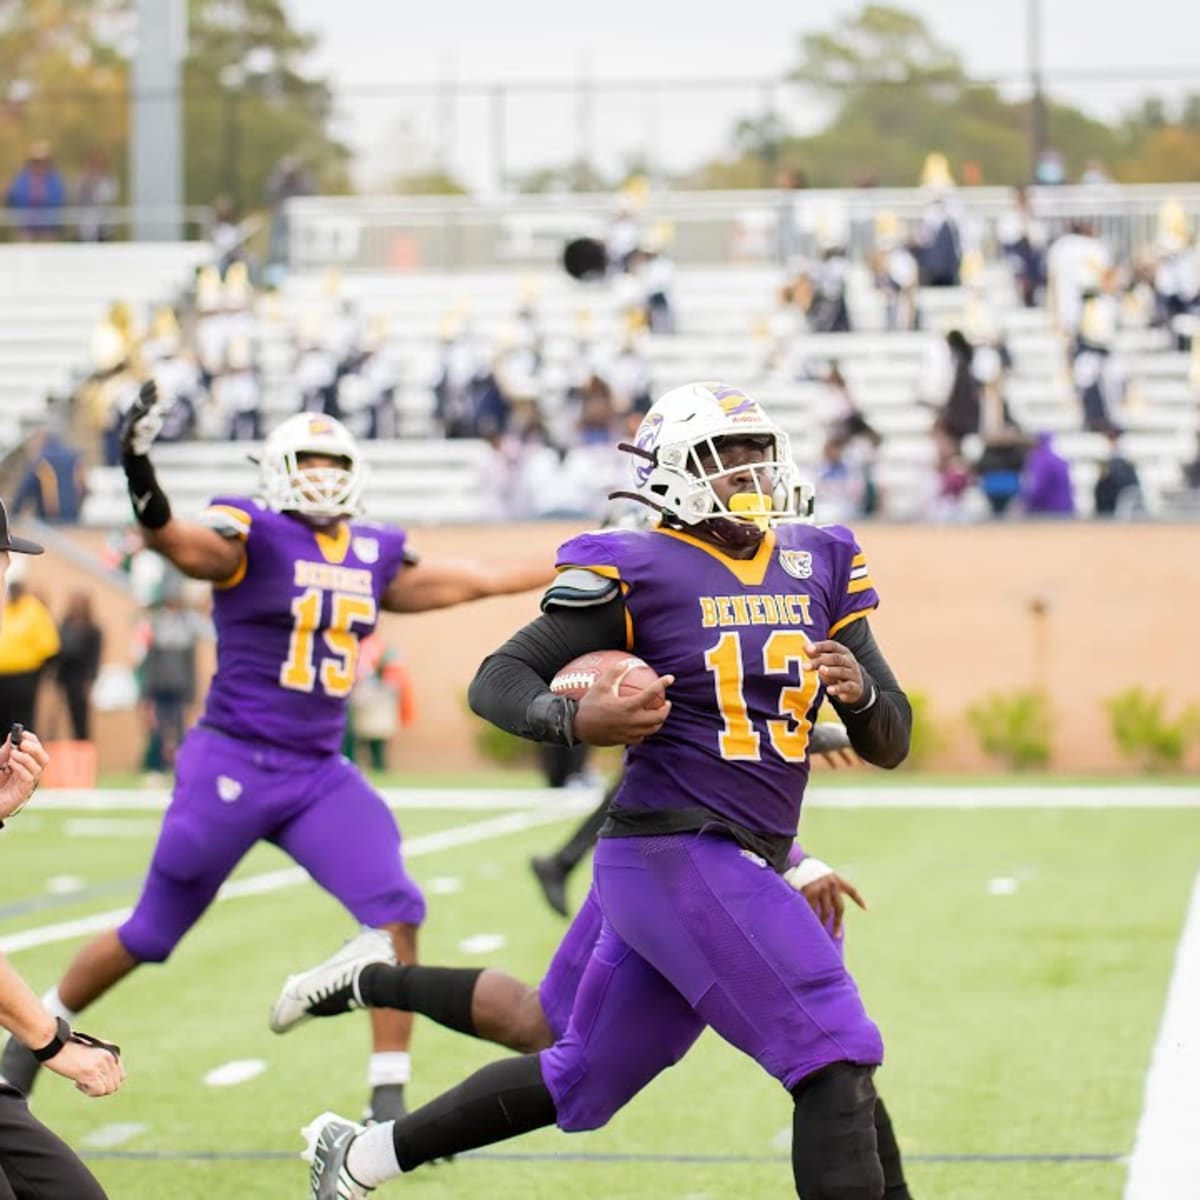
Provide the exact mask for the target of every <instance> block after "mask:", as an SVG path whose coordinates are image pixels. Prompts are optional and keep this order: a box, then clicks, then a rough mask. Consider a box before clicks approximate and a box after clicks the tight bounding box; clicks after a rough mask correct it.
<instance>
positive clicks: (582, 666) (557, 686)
mask: <svg viewBox="0 0 1200 1200" xmlns="http://www.w3.org/2000/svg"><path fill="white" fill-rule="evenodd" d="M614 665H618V666H620V667H621V668H622V671H623V674H621V675H620V676H618V679H617V695H618V696H636V695H637V693H638V692H641V691H645V689H646V688H648V687H649V686H650V685H651V684H652V683H653V682H654V681H655V680H656V679H657V678H658V672H657V671H655V670H654V668H653V667H649V666H647V665H646V664H645V663H644V662H643V661H642V660H641V659H640V658H638V657H637V655H636V654H627V653H626V652H625V651H624V650H593V651H592V652H591V653H590V654H581V655H580V656H579V657H578V658H573V659H572V660H571V661H570V662H569V663H567V665H566V666H565V667H563V668H562V670H561V671H559V673H558V674H557V675H555V677H554V678H553V679H552V680H551V681H550V690H551V691H552V692H554V693H555V694H556V695H559V696H570V697H571V698H572V699H574V700H580V699H582V698H583V694H584V692H586V691H587V690H588V688H590V687H591V686H592V684H593V683H595V681H596V677H597V676H598V675H603V674H604V672H605V671H606V670H607V669H608V668H609V667H611V666H614ZM654 707H657V705H655V706H654Z"/></svg>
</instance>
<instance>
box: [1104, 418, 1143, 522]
mask: <svg viewBox="0 0 1200 1200" xmlns="http://www.w3.org/2000/svg"><path fill="white" fill-rule="evenodd" d="M1108 447H1109V455H1108V458H1106V459H1105V460H1104V462H1102V463H1101V464H1100V477H1099V478H1098V479H1097V480H1096V488H1095V492H1094V495H1095V501H1096V516H1098V517H1114V516H1130V515H1132V514H1133V513H1135V512H1137V511H1139V510H1140V509H1141V507H1142V481H1141V480H1140V479H1139V478H1138V473H1137V467H1135V466H1134V465H1133V463H1132V462H1130V461H1129V459H1128V458H1126V457H1125V455H1124V453H1122V450H1121V431H1120V430H1119V429H1117V428H1116V427H1115V426H1113V427H1111V428H1110V429H1109V430H1108Z"/></svg>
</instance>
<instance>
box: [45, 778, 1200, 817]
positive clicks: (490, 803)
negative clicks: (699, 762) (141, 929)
mask: <svg viewBox="0 0 1200 1200" xmlns="http://www.w3.org/2000/svg"><path fill="white" fill-rule="evenodd" d="M380 794H381V795H382V796H383V798H384V799H385V800H386V801H387V803H388V804H389V805H390V806H391V807H392V808H395V809H414V810H418V809H434V810H436V809H460V810H464V811H472V810H478V811H483V812H487V811H493V812H494V811H497V810H512V809H527V808H542V807H544V806H545V805H547V804H553V805H554V806H555V808H556V810H557V811H558V812H559V813H561V814H563V815H568V814H570V813H572V812H577V811H581V810H583V809H587V808H590V807H591V806H592V805H594V804H597V803H598V802H599V800H600V791H599V789H597V788H565V789H564V788H560V789H555V788H511V789H509V788H385V789H384V790H383V791H382V792H381V793H380ZM168 799H169V796H168V793H166V792H164V791H161V790H159V789H146V790H142V789H140V788H123V789H117V788H114V789H111V790H108V789H105V790H101V791H83V790H80V791H76V790H72V789H66V788H64V789H62V790H61V791H45V792H42V793H41V794H40V795H39V796H38V797H37V799H36V800H35V803H36V805H37V808H38V810H39V811H42V812H51V811H84V812H89V811H90V812H121V811H129V812H161V811H162V810H163V809H165V808H166V806H167V801H168ZM804 803H805V806H806V807H808V808H929V809H943V808H963V809H975V808H1200V788H1193V787H1153V786H1146V785H1141V784H1139V785H1137V786H1130V787H1087V786H1071V787H1024V786H1021V787H1003V786H1002V787H971V786H969V785H967V786H960V785H953V786H950V785H947V786H945V787H936V786H935V787H927V786H926V787H905V786H903V785H901V786H896V787H893V786H888V785H880V786H877V787H832V788H823V787H822V786H821V782H820V780H818V781H817V782H816V783H815V784H814V785H813V787H812V790H811V792H810V794H809V795H808V796H807V797H806V799H805V801H804Z"/></svg>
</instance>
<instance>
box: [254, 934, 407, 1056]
mask: <svg viewBox="0 0 1200 1200" xmlns="http://www.w3.org/2000/svg"><path fill="white" fill-rule="evenodd" d="M395 961H396V951H395V948H394V947H393V945H392V939H391V935H390V934H388V933H386V932H385V931H384V930H382V929H364V930H363V931H362V933H360V934H358V935H357V936H356V937H352V938H351V939H350V940H349V941H348V942H347V943H346V944H345V945H344V946H343V947H342V948H341V949H340V950H339V951H338V952H337V953H336V954H332V955H330V957H329V958H327V959H326V960H325V961H324V962H322V963H318V964H317V965H316V966H315V967H310V968H309V969H308V970H307V971H301V972H300V974H299V975H289V976H288V977H287V979H286V981H285V982H284V985H283V990H282V991H280V993H279V999H278V1000H276V1001H275V1004H274V1007H273V1008H272V1009H271V1020H270V1025H271V1030H272V1032H273V1033H287V1031H288V1030H289V1029H295V1028H296V1026H297V1025H300V1024H302V1023H303V1022H304V1021H307V1020H308V1019H309V1018H310V1017H334V1016H337V1015H338V1014H339V1013H344V1012H350V1011H351V1010H353V1009H356V1008H363V1007H365V1005H364V1004H363V1000H362V996H361V995H360V994H359V991H358V976H359V973H360V972H361V971H362V969H363V968H364V967H369V966H370V965H371V964H372V963H387V964H389V965H391V964H393V963H395Z"/></svg>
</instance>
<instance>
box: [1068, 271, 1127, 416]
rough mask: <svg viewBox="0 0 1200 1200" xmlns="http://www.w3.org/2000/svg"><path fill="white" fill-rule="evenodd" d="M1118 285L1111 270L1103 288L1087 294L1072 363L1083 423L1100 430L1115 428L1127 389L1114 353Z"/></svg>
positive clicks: (1119, 363)
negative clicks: (1114, 413) (1115, 413)
mask: <svg viewBox="0 0 1200 1200" xmlns="http://www.w3.org/2000/svg"><path fill="white" fill-rule="evenodd" d="M1115 288H1116V275H1115V272H1114V271H1112V270H1110V271H1108V272H1107V273H1106V276H1105V282H1104V287H1103V290H1101V291H1099V292H1096V293H1088V294H1087V295H1085V296H1084V299H1083V307H1082V309H1081V311H1080V318H1079V331H1078V333H1077V335H1076V338H1075V349H1074V358H1073V360H1072V363H1071V374H1072V378H1073V380H1074V384H1075V394H1076V396H1077V398H1078V400H1079V406H1080V409H1081V410H1082V413H1083V427H1084V428H1085V429H1088V430H1091V431H1093V432H1097V433H1106V432H1107V431H1108V430H1110V429H1113V428H1115V425H1114V422H1113V416H1112V414H1113V410H1114V408H1115V406H1116V405H1117V404H1119V403H1120V402H1121V400H1122V399H1123V397H1124V392H1125V376H1124V371H1123V369H1122V366H1121V361H1120V359H1119V358H1118V357H1117V355H1115V354H1114V353H1113V345H1114V341H1115V338H1116V332H1117V320H1118V312H1119V305H1118V301H1117V298H1116V296H1115V295H1114V291H1115Z"/></svg>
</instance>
